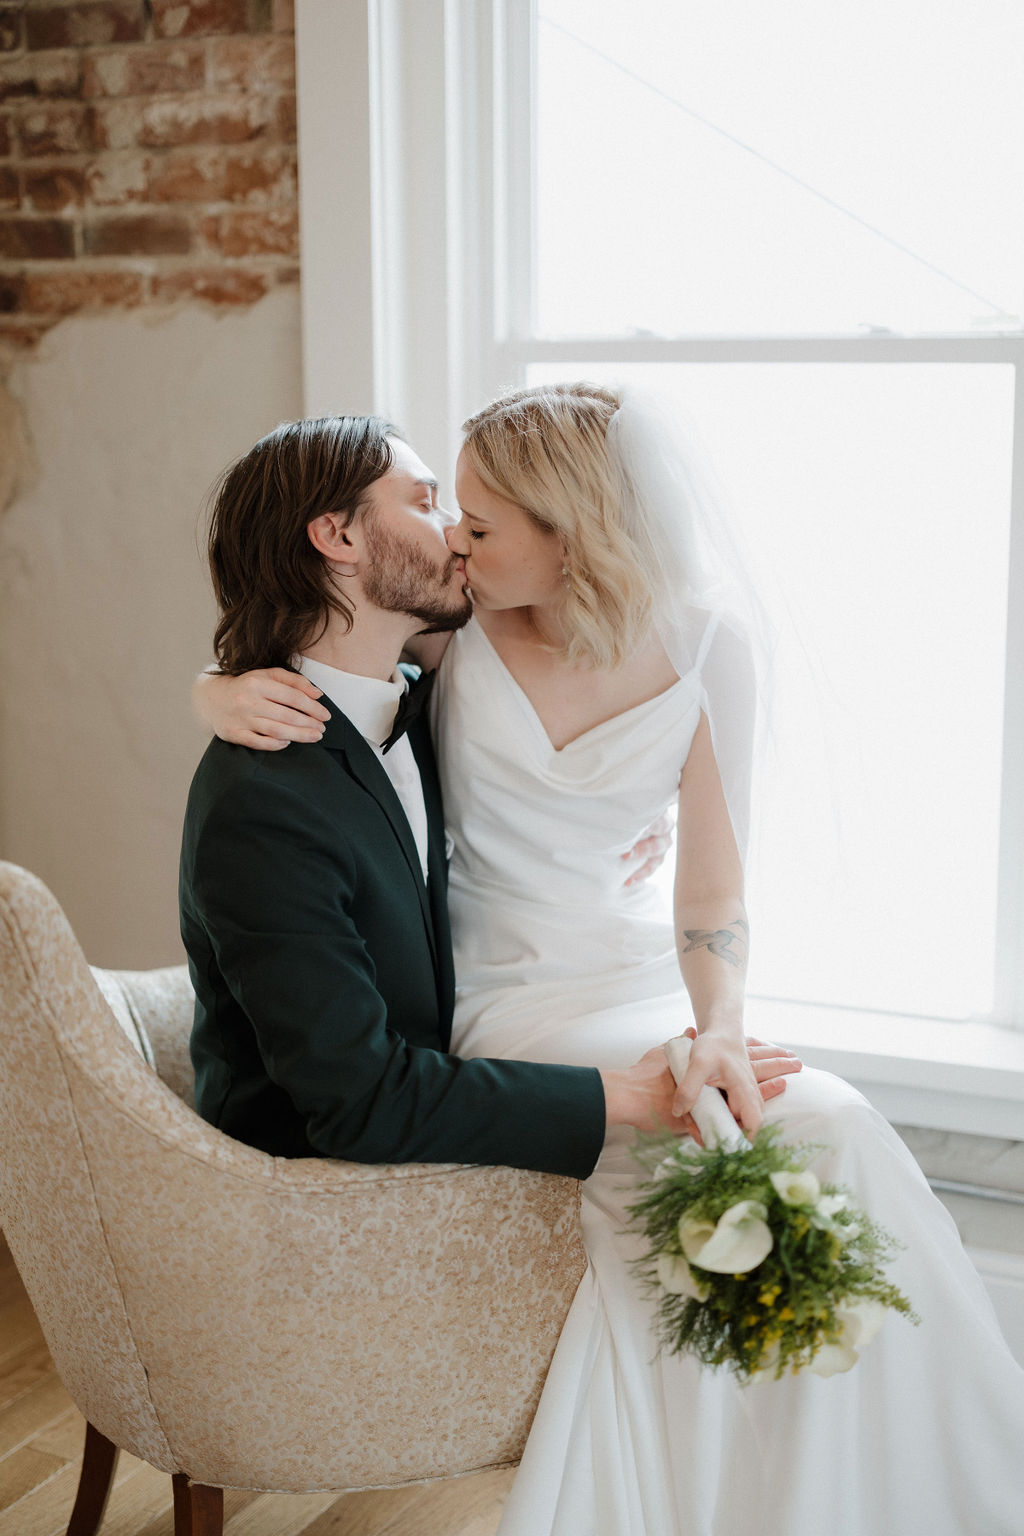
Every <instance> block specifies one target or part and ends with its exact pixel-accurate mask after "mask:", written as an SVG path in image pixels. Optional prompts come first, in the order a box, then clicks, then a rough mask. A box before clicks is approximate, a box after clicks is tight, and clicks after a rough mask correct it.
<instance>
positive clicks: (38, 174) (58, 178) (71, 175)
mask: <svg viewBox="0 0 1024 1536" xmlns="http://www.w3.org/2000/svg"><path fill="white" fill-rule="evenodd" d="M86 191H87V187H86V180H85V173H84V172H83V171H80V170H79V169H78V167H77V166H71V165H63V166H57V167H49V168H47V169H46V170H45V171H33V170H27V171H26V172H25V197H26V198H27V200H28V202H29V203H30V204H31V205H32V207H33V208H37V209H39V211H40V212H41V213H61V212H63V210H64V209H65V208H80V207H81V206H82V204H83V203H84V202H85V197H86Z"/></svg>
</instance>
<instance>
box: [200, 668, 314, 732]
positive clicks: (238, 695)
mask: <svg viewBox="0 0 1024 1536" xmlns="http://www.w3.org/2000/svg"><path fill="white" fill-rule="evenodd" d="M319 699H320V689H319V688H317V687H316V686H315V684H313V683H311V682H310V681H309V678H308V677H301V676H300V675H299V673H297V672H289V671H288V670H287V668H285V667H269V668H266V669H264V670H262V671H258V672H243V673H242V675H241V677H228V676H226V675H225V674H224V673H223V672H200V674H199V676H198V677H197V678H196V680H195V682H194V683H193V685H192V707H193V709H194V710H195V712H196V714H197V715H198V716H199V718H200V720H202V721H203V723H204V724H205V725H207V726H209V728H210V730H211V731H213V733H214V735H215V736H220V737H221V739H222V740H223V741H233V742H236V743H237V744H238V745H239V746H242V747H258V748H260V749H261V750H263V751H265V752H279V751H280V750H281V748H282V747H286V746H287V745H288V743H289V742H290V741H319V740H320V737H321V736H322V735H323V733H324V728H323V722H324V721H325V720H329V719H330V714H329V712H328V711H327V710H326V709H325V708H324V706H323V705H322V704H321V703H319V702H318V701H319Z"/></svg>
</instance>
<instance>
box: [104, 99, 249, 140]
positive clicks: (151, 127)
mask: <svg viewBox="0 0 1024 1536" xmlns="http://www.w3.org/2000/svg"><path fill="white" fill-rule="evenodd" d="M90 110H91V116H92V132H93V135H94V138H95V142H96V146H97V148H99V149H131V148H135V147H144V148H149V149H173V148H174V147H176V146H177V145H182V144H243V143H245V142H246V141H248V140H250V139H258V138H263V137H266V136H267V134H268V133H269V132H270V131H271V128H272V125H273V122H274V116H275V112H274V108H273V106H272V105H271V104H270V103H269V102H268V101H267V100H266V99H265V98H262V97H260V98H254V97H248V98H245V97H238V96H226V97H220V98H213V99H209V98H203V97H198V96H189V97H180V98H178V99H175V98H174V97H167V98H166V99H165V100H163V101H150V102H136V101H117V102H109V103H102V102H101V103H98V104H97V105H96V106H94V107H92V108H91V109H90Z"/></svg>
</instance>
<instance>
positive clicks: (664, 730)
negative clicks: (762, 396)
mask: <svg viewBox="0 0 1024 1536" xmlns="http://www.w3.org/2000/svg"><path fill="white" fill-rule="evenodd" d="M465 432H466V437H465V442H464V445H463V449H462V453H461V455H460V459H459V467H458V476H457V492H458V499H459V503H460V507H461V509H462V517H461V521H459V523H458V525H457V526H456V527H453V528H452V530H451V531H450V533H449V535H448V537H449V543H450V546H451V548H452V549H453V550H454V551H456V552H457V553H459V554H460V555H461V556H463V557H464V559H465V561H466V570H467V574H468V580H469V584H470V587H471V590H472V594H473V600H474V614H475V617H474V620H473V621H472V622H471V623H470V624H469V625H468V626H467V627H466V628H465V629H464V630H462V631H461V632H459V633H458V634H456V635H454V636H453V637H451V638H450V640H446V639H445V638H444V637H436V636H435V637H422V641H421V643H422V645H423V651H422V653H421V655H420V657H419V658H418V659H420V660H421V661H422V662H423V663H424V664H426V665H434V664H435V663H436V662H437V661H438V660H439V659H440V651H441V650H442V649H443V648H444V646H445V645H446V644H447V650H446V651H445V652H444V656H443V661H442V662H441V665H440V670H439V677H438V687H437V688H436V689H435V695H436V705H435V735H436V741H437V749H438V761H439V767H440V770H441V776H442V785H443V789H444V797H445V805H446V810H447V819H448V827H449V832H450V835H451V838H452V841H453V843H454V852H453V856H452V865H451V878H450V898H449V899H450V906H451V915H452V929H453V936H454V942H455V961H456V975H457V978H458V986H459V990H458V1003H457V1009H456V1018H455V1027H454V1033H453V1049H456V1050H457V1051H458V1052H459V1053H460V1054H462V1055H464V1056H490V1057H500V1056H504V1057H519V1058H523V1059H526V1060H533V1061H552V1062H567V1063H577V1064H587V1065H594V1064H598V1065H601V1066H607V1067H616V1066H620V1065H626V1064H628V1063H629V1062H631V1061H633V1060H635V1059H636V1056H637V1053H638V1050H642V1049H643V1048H645V1047H646V1046H648V1045H653V1044H657V1043H660V1042H661V1041H663V1040H664V1039H665V1038H667V1037H669V1036H672V1035H678V1034H680V1033H681V1032H682V1031H683V1030H684V1029H685V1028H686V1026H687V1025H693V1026H695V1028H696V1041H695V1043H694V1046H693V1050H692V1053H691V1060H690V1066H689V1069H688V1071H687V1073H686V1076H685V1077H684V1078H683V1079H682V1081H681V1083H680V1085H679V1090H678V1096H677V1101H676V1106H675V1107H676V1109H677V1111H678V1112H679V1113H683V1112H685V1111H688V1110H689V1109H690V1108H691V1107H692V1106H693V1104H694V1102H695V1100H696V1097H697V1093H698V1090H699V1088H700V1087H701V1086H702V1085H703V1084H705V1083H707V1084H711V1085H713V1086H717V1087H720V1088H721V1089H722V1090H723V1091H724V1092H725V1093H726V1095H727V1097H728V1100H729V1104H730V1107H731V1109H732V1110H733V1113H734V1114H735V1115H736V1117H737V1119H738V1120H739V1121H740V1122H741V1124H742V1125H743V1126H744V1127H745V1128H746V1129H748V1130H753V1129H755V1128H756V1126H757V1124H758V1123H759V1121H760V1118H761V1115H762V1105H761V1100H760V1096H759V1094H758V1092H757V1088H756V1084H755V1083H754V1080H753V1074H752V1071H751V1068H750V1065H749V1062H748V1059H747V1054H746V1050H745V1047H744V1042H743V1034H742V1011H743V982H744V974H745V968H746V956H747V938H748V928H747V919H746V913H745V910H744V907H743V868H742V856H743V851H744V847H745V841H746V819H747V801H748V795H749V773H750V761H751V740H752V730H753V706H754V701H755V697H756V686H755V684H754V680H753V675H752V668H751V664H750V655H751V652H750V647H749V645H748V644H747V643H746V641H745V639H743V638H741V636H742V635H743V631H744V622H743V614H742V610H743V607H744V600H743V593H742V590H741V586H734V587H733V588H730V586H729V583H728V581H727V579H726V578H727V576H728V574H729V571H730V568H731V562H730V560H729V558H728V551H727V538H726V537H725V535H724V533H723V531H722V530H721V529H720V528H719V527H718V526H717V525H716V523H715V520H714V515H713V512H712V511H711V510H710V509H709V507H708V505H707V503H706V500H705V499H704V498H703V496H702V494H701V489H700V487H699V485H698V484H697V483H696V482H695V481H694V479H693V476H692V475H691V472H690V469H689V467H688V465H687V463H686V462H685V460H683V459H681V458H680V457H679V456H678V455H677V453H676V451H675V449H674V446H673V442H672V437H671V433H670V432H669V431H668V429H667V428H666V427H665V426H664V424H662V423H661V422H660V421H659V419H658V418H657V416H656V415H655V414H654V413H652V412H651V410H650V409H649V408H647V407H646V406H644V405H642V404H638V403H637V402H635V401H634V400H632V399H630V398H629V397H626V396H623V395H621V394H619V393H616V392H614V391H611V390H607V389H603V388H600V387H597V386H593V385H586V384H579V385H562V386H549V387H542V388H539V389H531V390H519V391H515V392H513V393H511V394H509V395H506V396H504V397H503V398H501V399H499V400H497V401H495V402H494V403H493V404H492V405H490V406H488V407H487V408H486V409H484V410H483V411H481V412H479V413H478V414H477V415H476V416H474V417H472V418H471V419H470V420H469V421H468V422H467V423H466V427H465ZM723 549H724V550H725V557H724V559H723V558H722V553H723ZM203 693H204V698H203V701H202V704H201V708H202V710H203V712H204V713H205V715H206V717H207V719H208V720H209V721H210V723H211V724H212V725H213V726H214V728H215V729H216V730H217V731H218V733H219V734H221V735H224V736H225V737H226V738H227V739H229V740H242V741H244V742H245V743H246V744H249V745H252V744H254V743H255V742H256V741H257V740H262V742H263V744H266V745H271V744H272V743H271V741H270V739H269V738H276V744H277V745H280V744H281V743H282V742H284V741H287V740H289V739H293V740H294V739H309V737H310V733H311V731H312V732H313V733H315V729H316V727H315V726H311V721H310V718H309V717H310V715H312V716H314V718H315V717H316V716H317V714H318V713H319V711H318V709H317V706H316V705H315V703H314V701H313V700H312V699H311V698H310V697H309V696H308V694H307V693H306V692H304V691H302V680H301V679H290V678H289V674H287V673H281V672H277V673H274V674H252V675H251V676H250V677H249V678H248V679H244V680H240V679H222V680H219V681H218V682H217V684H216V687H214V688H210V687H206V688H204V690H203ZM254 699H255V700H257V701H258V702H256V703H255V704H254V703H253V702H252V701H253V700H254ZM674 800H677V802H678V808H679V823H678V828H679V830H678V838H677V867H676V878H675V896H674V916H675V923H674V929H673V925H672V924H671V923H670V922H668V921H666V920H665V918H664V917H663V914H662V912H661V910H660V908H659V900H658V896H657V893H656V892H655V891H654V890H652V889H651V888H650V885H649V884H642V885H637V884H632V885H627V886H625V887H624V886H623V884H622V881H621V873H620V871H621V863H620V860H621V856H622V854H623V853H624V852H625V851H626V850H627V849H629V848H630V847H631V846H632V845H633V844H634V843H635V842H636V841H637V838H638V836H639V835H640V833H641V831H642V829H644V828H645V827H646V826H648V825H649V823H651V822H652V821H653V820H654V819H655V818H656V817H657V815H658V814H659V813H661V812H663V811H664V810H665V808H666V807H667V806H669V805H670V804H671V802H673V801H674ZM680 973H681V976H682V983H681V981H680ZM763 1114H764V1116H765V1118H767V1119H769V1120H779V1121H781V1122H782V1124H783V1127H784V1135H785V1137H786V1138H787V1139H789V1140H793V1141H813V1142H817V1143H823V1144H825V1146H826V1148H827V1150H825V1151H824V1152H822V1154H821V1155H820V1157H819V1158H818V1160H817V1162H816V1163H815V1164H814V1167H815V1170H816V1172H817V1173H818V1174H819V1176H820V1177H821V1178H822V1179H823V1180H827V1181H833V1182H837V1183H841V1184H844V1185H846V1186H848V1187H850V1188H851V1189H852V1190H853V1192H854V1194H855V1196H856V1198H857V1200H858V1202H859V1203H861V1204H862V1205H864V1206H865V1207H866V1208H867V1210H868V1211H869V1213H870V1214H871V1216H872V1217H873V1218H875V1219H876V1220H878V1221H879V1222H881V1223H883V1224H884V1225H885V1226H887V1227H888V1228H889V1229H890V1230H891V1231H892V1232H894V1233H895V1234H896V1235H897V1236H898V1237H899V1239H900V1240H901V1241H902V1243H903V1244H904V1245H905V1247H904V1249H903V1250H902V1252H901V1254H900V1256H899V1258H898V1259H897V1260H896V1261H895V1262H894V1264H893V1265H892V1267H891V1271H890V1274H891V1278H892V1279H893V1281H894V1282H895V1283H896V1284H897V1285H898V1286H900V1287H901V1289H903V1290H904V1291H905V1292H906V1294H907V1295H908V1296H909V1297H910V1299H911V1302H912V1304H913V1306H914V1308H915V1310H916V1312H917V1313H918V1314H919V1316H920V1319H921V1323H920V1326H919V1327H917V1328H915V1327H913V1326H912V1325H911V1324H910V1323H909V1322H907V1321H906V1320H905V1319H903V1318H901V1317H898V1316H895V1315H891V1316H890V1317H889V1319H888V1321H887V1322H886V1323H885V1325H884V1327H883V1328H882V1330H881V1332H880V1334H879V1335H878V1336H877V1337H876V1338H875V1339H874V1340H873V1342H872V1343H871V1344H870V1346H869V1347H868V1348H867V1349H866V1350H865V1352H864V1353H863V1355H862V1357H861V1359H860V1361H859V1362H858V1364H857V1365H856V1367H855V1369H853V1370H852V1371H850V1372H849V1373H848V1374H845V1375H837V1376H833V1377H831V1378H829V1379H822V1378H820V1377H818V1376H816V1375H813V1374H811V1373H810V1372H804V1373H802V1374H801V1375H799V1376H796V1377H789V1378H786V1379H784V1380H782V1381H772V1380H765V1381H762V1382H758V1383H755V1384H753V1385H750V1386H747V1387H740V1386H738V1385H737V1384H736V1382H735V1380H734V1379H733V1378H732V1377H731V1376H730V1375H728V1374H726V1373H724V1372H713V1371H709V1370H707V1369H705V1368H703V1367H701V1366H699V1365H698V1364H697V1363H696V1362H694V1361H693V1360H692V1359H691V1358H690V1357H689V1356H683V1355H674V1356H665V1355H658V1354H657V1353H656V1342H655V1338H654V1333H653V1328H652V1305H651V1302H650V1300H649V1298H648V1297H647V1296H646V1295H645V1294H644V1292H643V1291H642V1290H641V1289H640V1287H639V1286H638V1284H637V1281H636V1279H635V1277H634V1275H633V1273H632V1271H631V1269H630V1261H631V1260H632V1259H633V1258H634V1257H636V1256H637V1254H638V1252H639V1251H640V1246H641V1245H640V1242H639V1240H638V1239H637V1238H636V1237H635V1236H633V1235H632V1234H630V1233H629V1232H627V1231H626V1218H625V1209H626V1207H627V1206H628V1205H629V1204H630V1202H631V1199H632V1198H633V1193H632V1190H633V1185H634V1184H635V1178H636V1167H635V1164H634V1163H633V1161H632V1159H631V1156H630V1152H629V1146H628V1142H627V1139H626V1138H625V1137H620V1138H619V1139H618V1140H616V1139H614V1137H613V1138H612V1139H610V1140H609V1142H608V1143H607V1144H606V1147H605V1151H604V1153H603V1154H602V1157H601V1159H600V1162H599V1163H598V1166H597V1168H596V1170H595V1172H594V1173H593V1174H592V1175H591V1177H590V1178H589V1179H588V1180H587V1181H586V1182H585V1183H584V1185H583V1195H584V1199H583V1215H582V1220H583V1230H584V1236H585V1239H586V1244H587V1251H588V1255H589V1260H590V1263H589V1267H588V1270H587V1273H586V1275H585V1276H584V1279H583V1281H582V1282H581V1285H580V1288H579V1291H578V1292H577V1295H576V1298H575V1301H574V1303H573V1306H572V1308H571V1310H570V1313H569V1316H568V1318H567V1320H566V1324H565V1328H564V1330H563V1333H562V1336H561V1339H560V1342H559V1345H558V1348H557V1350H556V1352H555V1356H554V1359H553V1361H552V1365H551V1369H550V1372H549V1374H548V1379H547V1383H546V1385H545V1388H544V1392H543V1394H542V1397H541V1402H540V1406H539V1408H538V1411H537V1415H536V1418H535V1420H534V1424H533V1428H532V1431H531V1434H530V1437H529V1441H528V1443H527V1447H526V1451H525V1454H524V1457H523V1462H522V1465H521V1468H520V1470H519V1472H518V1474H517V1476H516V1479H515V1482H514V1485H513V1488H512V1492H511V1495H510V1498H509V1501H508V1505H507V1507H506V1510H505V1513H504V1517H503V1520H502V1524H501V1528H500V1530H501V1536H754V1533H757V1536H823V1533H826V1532H827V1533H829V1536H890V1533H891V1536H1013V1533H1017V1536H1019V1533H1020V1531H1021V1530H1022V1528H1024V1524H1022V1521H1024V1517H1022V1513H1021V1511H1022V1510H1024V1471H1022V1447H1024V1372H1022V1371H1021V1369H1020V1368H1019V1367H1018V1366H1017V1365H1016V1363H1015V1362H1014V1361H1013V1359H1012V1357H1011V1356H1010V1354H1009V1351H1008V1350H1007V1348H1006V1346H1005V1344H1004V1342H1003V1340H1002V1338H1001V1335H1000V1333H999V1329H998V1325H997V1323H996V1320H995V1317H994V1315H993V1312H992V1309H991V1306H990V1304H989V1302H988V1299H987V1297H986V1294H985V1291H984V1288H983V1286H982V1284H981V1281H980V1279H979V1278H978V1276H977V1274H976V1272H975V1271H974V1269H973V1267H972V1266H971V1264H970V1262H969V1260H968V1259H967V1258H966V1256H965V1254H964V1253H963V1250H962V1248H961V1247H960V1244H959V1240H958V1237H957V1234H956V1230H955V1227H954V1225H953V1223H952V1220H951V1219H950V1217H949V1216H948V1215H947V1213H946V1211H945V1209H944V1208H943V1207H942V1206H941V1205H940V1204H939V1202H938V1201H937V1200H936V1199H935V1198H934V1197H933V1196H932V1194H931V1192H930V1190H929V1189H928V1186H927V1183H926V1181H925V1180H924V1178H923V1176H922V1175H921V1173H920V1171H919V1170H918V1168H917V1165H916V1164H915V1163H914V1161H913V1159H912V1158H911V1156H910V1154H909V1153H908V1152H907V1150H906V1148H905V1147H904V1146H903V1144H902V1142H901V1141H900V1140H899V1138H898V1137H897V1136H896V1135H895V1133H894V1132H893V1131H892V1130H891V1128H890V1127H889V1126H888V1125H887V1124H886V1123H885V1121H884V1120H883V1119H882V1118H881V1117H880V1116H879V1115H878V1114H876V1112H875V1111H874V1110H873V1109H872V1108H871V1107H870V1106H869V1105H868V1103H867V1102H866V1101H865V1100H864V1099H863V1098H862V1097H861V1096H860V1095H859V1094H858V1093H856V1092H855V1091H854V1090H853V1089H851V1088H850V1087H848V1086H847V1085H846V1084H844V1083H842V1082H841V1081H840V1080H838V1079H837V1078H834V1077H831V1076H830V1075H828V1074H826V1073H821V1072H816V1071H813V1070H811V1069H808V1068H805V1069H804V1070H803V1071H802V1072H801V1073H800V1074H799V1075H797V1076H794V1077H790V1078H789V1079H788V1086H787V1091H786V1093H785V1094H783V1095H782V1096H781V1097H780V1098H776V1099H774V1100H772V1101H770V1102H769V1103H768V1104H767V1105H766V1106H764V1108H763Z"/></svg>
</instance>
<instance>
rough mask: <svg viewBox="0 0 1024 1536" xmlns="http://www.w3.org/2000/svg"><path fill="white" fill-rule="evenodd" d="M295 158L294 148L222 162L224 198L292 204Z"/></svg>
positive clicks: (258, 203)
mask: <svg viewBox="0 0 1024 1536" xmlns="http://www.w3.org/2000/svg"><path fill="white" fill-rule="evenodd" d="M297 174H298V167H297V156H296V153H295V151H294V150H293V149H272V148H270V147H267V148H264V149H260V150H258V151H256V152H255V153H248V154H247V153H244V152H243V153H240V154H236V155H232V156H231V157H230V159H225V160H224V161H223V178H224V180H223V185H224V191H223V197H224V200H225V201H226V202H229V203H252V204H256V205H259V206H261V207H264V206H266V204H268V203H294V201H295V198H296V195H297V190H298V189H297Z"/></svg>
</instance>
